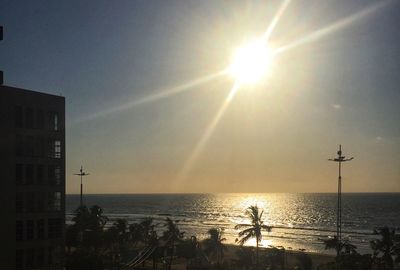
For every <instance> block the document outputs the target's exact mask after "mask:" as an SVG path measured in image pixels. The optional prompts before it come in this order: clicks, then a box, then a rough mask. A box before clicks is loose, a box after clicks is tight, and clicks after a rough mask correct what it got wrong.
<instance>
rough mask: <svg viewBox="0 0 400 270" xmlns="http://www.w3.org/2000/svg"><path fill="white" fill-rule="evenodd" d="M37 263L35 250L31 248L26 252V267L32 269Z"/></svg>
mask: <svg viewBox="0 0 400 270" xmlns="http://www.w3.org/2000/svg"><path fill="white" fill-rule="evenodd" d="M34 263H35V249H33V248H30V249H27V250H26V265H27V266H28V267H32V266H33V264H34Z"/></svg>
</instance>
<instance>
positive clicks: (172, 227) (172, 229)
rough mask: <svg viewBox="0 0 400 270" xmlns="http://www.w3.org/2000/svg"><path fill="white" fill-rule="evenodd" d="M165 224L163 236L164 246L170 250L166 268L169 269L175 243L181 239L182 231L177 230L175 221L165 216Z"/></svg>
mask: <svg viewBox="0 0 400 270" xmlns="http://www.w3.org/2000/svg"><path fill="white" fill-rule="evenodd" d="M165 226H166V227H167V230H166V231H164V235H163V238H164V240H165V241H166V246H167V247H169V248H170V250H171V254H170V258H169V262H168V264H167V269H168V270H171V265H172V260H173V257H174V247H175V244H176V243H178V242H181V241H182V239H183V234H184V233H183V232H180V231H179V228H178V225H177V224H176V222H174V221H173V220H171V219H170V218H167V219H166V220H165Z"/></svg>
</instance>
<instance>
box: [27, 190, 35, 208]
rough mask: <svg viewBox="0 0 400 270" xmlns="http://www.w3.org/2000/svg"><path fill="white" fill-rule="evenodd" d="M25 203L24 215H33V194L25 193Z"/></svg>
mask: <svg viewBox="0 0 400 270" xmlns="http://www.w3.org/2000/svg"><path fill="white" fill-rule="evenodd" d="M25 203H26V205H25V209H26V213H33V212H34V211H35V193H33V192H27V193H25Z"/></svg>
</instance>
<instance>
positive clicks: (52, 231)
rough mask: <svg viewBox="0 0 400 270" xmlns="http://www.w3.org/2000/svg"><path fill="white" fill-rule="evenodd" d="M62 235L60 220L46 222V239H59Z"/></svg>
mask: <svg viewBox="0 0 400 270" xmlns="http://www.w3.org/2000/svg"><path fill="white" fill-rule="evenodd" d="M61 235H62V219H60V218H50V219H49V220H48V237H49V238H50V239H54V238H60V237H61Z"/></svg>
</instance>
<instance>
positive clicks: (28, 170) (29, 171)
mask: <svg viewBox="0 0 400 270" xmlns="http://www.w3.org/2000/svg"><path fill="white" fill-rule="evenodd" d="M25 176H26V182H25V184H27V185H33V182H34V179H33V178H34V177H33V176H34V174H33V164H27V165H26V166H25Z"/></svg>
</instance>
